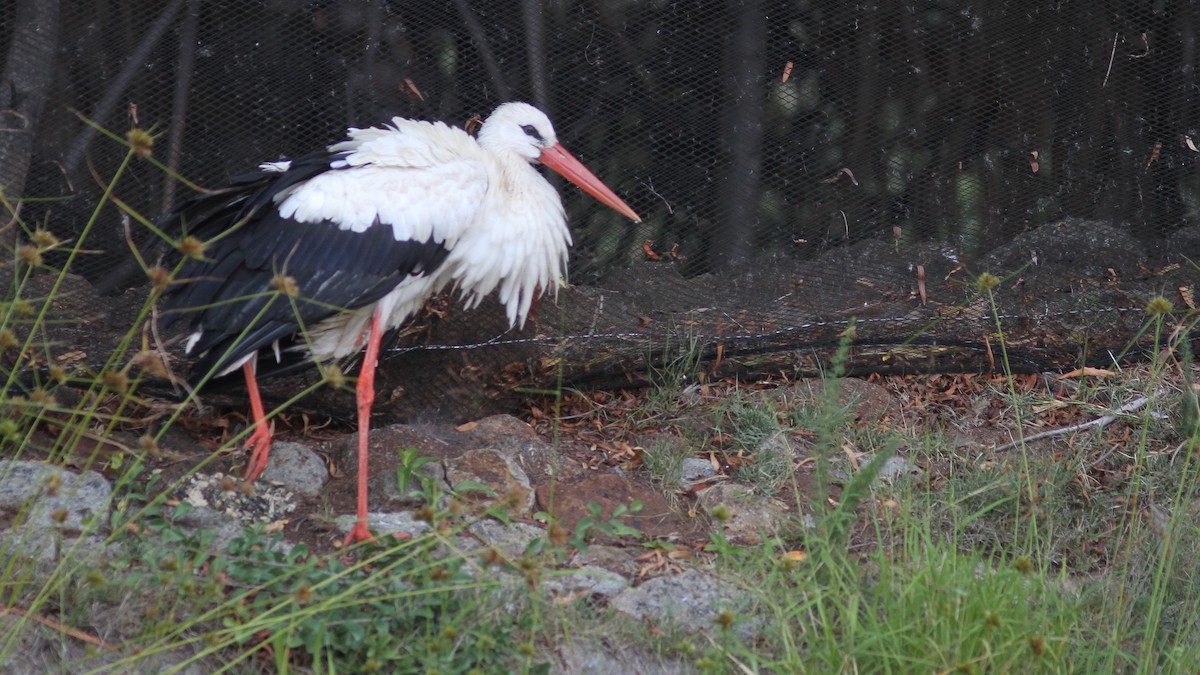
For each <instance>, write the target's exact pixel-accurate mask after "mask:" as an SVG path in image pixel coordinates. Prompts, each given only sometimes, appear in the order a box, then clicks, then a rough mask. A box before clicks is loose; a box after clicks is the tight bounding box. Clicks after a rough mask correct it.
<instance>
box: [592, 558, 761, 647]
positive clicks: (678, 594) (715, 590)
mask: <svg viewBox="0 0 1200 675" xmlns="http://www.w3.org/2000/svg"><path fill="white" fill-rule="evenodd" d="M611 607H612V608H613V609H615V610H617V611H620V612H624V613H626V614H629V615H630V616H632V617H634V618H635V619H638V620H642V619H650V620H651V621H653V622H654V623H656V624H662V623H673V624H675V625H677V626H679V627H681V628H684V629H686V630H689V631H711V630H715V629H716V628H717V626H716V619H717V617H718V616H719V615H720V614H721V612H724V611H731V612H733V613H734V615H735V618H736V619H744V618H745V617H746V616H747V614H748V612H749V611H750V610H751V609H752V608H751V607H750V606H749V596H748V594H746V593H744V592H742V591H739V590H738V589H737V588H736V587H734V586H733V585H731V584H728V583H725V582H723V581H722V580H720V579H718V578H717V577H715V576H713V575H711V574H708V573H705V572H701V571H699V570H687V571H685V572H682V573H680V574H676V575H674V576H669V577H657V578H654V579H651V580H649V581H647V582H645V583H644V584H642V585H641V586H638V587H637V588H629V589H626V590H624V591H622V592H621V593H619V594H617V596H616V597H615V598H613V601H612V604H611ZM760 622H761V620H758V619H756V620H752V621H742V622H737V623H735V627H734V630H736V631H737V632H738V634H739V635H741V636H742V637H744V638H750V637H752V636H753V635H754V634H755V632H756V631H757V628H758V624H759V623H760Z"/></svg>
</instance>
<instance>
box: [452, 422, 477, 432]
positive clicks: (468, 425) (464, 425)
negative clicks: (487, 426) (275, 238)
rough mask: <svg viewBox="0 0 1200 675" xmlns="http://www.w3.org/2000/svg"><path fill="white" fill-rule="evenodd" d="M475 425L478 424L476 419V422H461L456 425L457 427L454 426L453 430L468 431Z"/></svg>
mask: <svg viewBox="0 0 1200 675" xmlns="http://www.w3.org/2000/svg"><path fill="white" fill-rule="evenodd" d="M477 426H479V422H477V421H476V422H463V423H462V424H460V425H458V426H457V427H454V430H455V431H470V430H472V429H474V428H475V427H477Z"/></svg>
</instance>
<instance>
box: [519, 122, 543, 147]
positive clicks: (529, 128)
mask: <svg viewBox="0 0 1200 675" xmlns="http://www.w3.org/2000/svg"><path fill="white" fill-rule="evenodd" d="M521 131H524V132H525V135H526V136H528V137H530V138H532V139H533V140H535V141H538V142H539V143H540V142H541V141H542V140H544V139H543V138H542V135H541V134H540V133H538V130H537V128H536V127H534V126H533V125H532V124H526V125H525V126H523V127H521Z"/></svg>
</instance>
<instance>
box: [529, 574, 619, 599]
mask: <svg viewBox="0 0 1200 675" xmlns="http://www.w3.org/2000/svg"><path fill="white" fill-rule="evenodd" d="M627 588H629V582H628V581H626V580H625V577H623V576H621V575H620V574H617V573H616V572H610V571H608V570H606V569H603V568H600V567H584V568H582V569H577V570H564V571H563V572H562V573H561V574H555V575H554V576H552V577H549V578H547V579H546V580H544V581H543V582H542V589H543V590H544V591H546V592H548V593H550V594H551V595H553V596H556V597H564V596H571V595H575V594H587V595H599V596H603V597H605V598H609V599H611V598H612V597H613V596H615V595H617V594H618V593H620V592H621V591H624V590H625V589H627Z"/></svg>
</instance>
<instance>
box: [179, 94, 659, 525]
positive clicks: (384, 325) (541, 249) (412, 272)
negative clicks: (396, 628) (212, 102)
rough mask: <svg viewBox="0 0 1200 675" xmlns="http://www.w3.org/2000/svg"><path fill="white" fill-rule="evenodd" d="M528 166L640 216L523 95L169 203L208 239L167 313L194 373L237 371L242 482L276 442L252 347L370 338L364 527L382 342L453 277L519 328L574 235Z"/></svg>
mask: <svg viewBox="0 0 1200 675" xmlns="http://www.w3.org/2000/svg"><path fill="white" fill-rule="evenodd" d="M538 163H541V164H544V165H546V166H548V167H550V168H551V169H553V170H554V171H556V172H558V173H559V174H561V175H562V176H563V177H565V178H566V179H567V180H569V181H571V182H572V183H574V184H575V185H577V186H579V187H580V188H582V189H583V190H584V191H585V192H587V193H588V194H590V195H592V196H593V197H595V198H596V199H597V200H599V201H600V202H601V203H603V204H605V205H607V206H609V207H611V208H612V209H614V210H616V211H617V212H618V213H620V214H622V215H624V216H626V217H628V218H630V219H632V220H634V221H635V222H640V219H639V217H638V215H637V213H635V212H634V211H633V209H631V208H630V207H629V206H628V205H627V204H626V203H625V202H624V201H622V200H621V198H620V197H618V196H617V195H616V194H614V193H613V191H612V190H610V189H609V188H608V187H607V186H606V185H604V183H602V182H601V181H600V179H598V178H596V176H595V175H593V174H592V172H591V171H589V170H588V169H587V168H586V167H585V166H584V165H583V164H581V163H580V162H579V160H577V159H575V157H574V156H572V155H571V153H569V152H567V150H566V149H565V148H563V147H562V145H560V144H559V142H558V140H557V138H556V136H555V133H554V127H553V126H552V125H551V123H550V120H549V119H548V118H547V117H546V115H545V113H543V112H542V111H540V110H538V109H537V108H535V107H533V106H531V105H529V104H527V103H505V104H503V105H501V106H499V107H498V108H496V110H495V111H494V112H493V113H492V114H491V115H490V116H489V117H488V118H487V120H486V121H485V122H484V124H483V126H482V127H481V128H480V129H479V134H478V140H476V139H475V138H472V137H471V136H470V135H468V134H467V133H466V132H464V131H462V130H461V129H457V128H454V127H450V126H447V125H445V124H443V123H440V122H424V121H416V120H409V119H404V118H400V117H397V118H394V119H393V120H392V122H391V124H390V125H386V126H383V127H373V128H365V129H355V128H352V129H350V130H349V133H348V138H347V139H346V140H344V141H342V142H340V143H337V144H335V145H332V146H329V148H328V149H327V151H326V152H321V153H317V154H313V155H307V156H303V157H298V158H295V159H292V160H289V161H279V162H268V163H266V164H262V165H260V167H259V170H258V171H257V172H255V173H252V174H249V175H246V176H241V177H238V178H235V179H233V180H232V182H231V184H230V186H229V187H228V188H226V189H223V190H218V191H215V192H212V193H209V194H204V195H200V196H198V197H196V198H194V199H192V200H191V201H189V202H187V203H185V204H182V205H180V206H179V207H178V208H176V209H175V210H174V211H172V212H170V213H168V214H167V215H166V216H164V219H165V224H166V225H168V226H174V227H176V228H177V230H176V231H183V232H185V233H187V234H188V235H190V237H191V239H190V241H192V242H199V241H204V242H205V243H204V244H203V245H202V246H201V247H200V248H201V250H200V251H198V252H197V251H195V250H192V251H191V253H192V255H191V256H190V257H188V258H187V259H186V260H185V262H184V263H183V264H182V265H181V267H180V268H179V270H178V272H177V274H176V277H175V280H174V283H173V284H172V285H171V286H169V288H168V291H167V295H166V300H165V302H164V316H165V319H164V323H166V324H170V323H171V322H173V321H175V320H178V319H179V318H181V317H186V318H187V319H188V325H189V335H188V339H187V342H186V351H187V354H188V355H189V356H190V357H192V358H193V359H195V362H194V364H193V368H192V373H193V376H192V381H193V384H195V385H197V386H199V385H201V384H203V383H204V382H206V381H207V380H208V379H209V378H211V377H219V376H222V375H226V374H229V373H232V372H234V371H236V370H238V369H241V370H242V371H243V373H244V375H245V378H246V388H247V392H248V395H249V398H250V408H251V412H252V418H253V427H254V429H253V433H252V434H251V435H250V436H249V438H248V440H247V442H246V448H247V449H248V450H250V451H251V452H250V459H249V463H248V466H247V470H246V478H247V479H248V480H250V481H253V480H255V479H256V478H258V476H259V474H261V473H262V471H263V469H265V468H266V465H267V458H268V456H269V453H270V448H271V430H270V427H269V425H268V424H267V421H266V414H265V412H264V408H263V404H262V399H261V396H260V394H259V389H258V383H257V377H256V373H257V364H258V361H259V358H260V355H261V356H262V358H263V359H264V361H265V360H266V359H270V358H272V357H273V358H274V359H275V360H276V361H278V360H279V359H280V358H281V355H282V354H284V353H291V354H299V355H300V356H302V357H305V358H310V359H312V360H313V361H316V362H328V361H332V360H336V359H340V358H343V357H346V356H350V355H353V354H356V353H358V352H359V351H360V350H363V349H364V348H365V352H364V355H363V357H362V361H361V366H360V370H359V374H358V381H357V383H356V404H357V413H358V498H357V518H356V521H355V524H354V526H353V528H352V529H351V531H350V534H349V536H348V537H347V538H346V542H347V543H349V542H351V541H365V540H370V539H371V534H370V531H369V529H368V527H367V458H368V441H369V433H370V413H371V405H372V402H373V401H374V396H375V386H374V380H375V368H376V365H377V364H378V361H379V348H380V341H381V339H382V337H383V335H384V334H385V333H386V332H387V331H389V330H391V329H394V328H397V327H399V326H400V325H402V324H403V323H404V322H405V321H407V320H408V319H409V318H410V317H412V316H413V314H414V313H416V312H417V310H419V309H420V308H421V307H422V306H423V305H424V304H425V302H426V301H427V300H428V299H429V298H430V297H431V296H433V295H434V294H436V293H437V292H439V291H441V290H443V289H445V288H446V287H448V286H449V287H453V288H456V289H457V291H458V293H459V294H460V296H461V297H462V299H463V301H464V303H465V306H466V307H467V308H468V309H470V308H473V307H475V306H477V305H478V304H479V302H480V301H481V300H482V299H483V298H484V297H486V296H487V295H489V294H490V293H492V292H493V291H495V290H497V289H498V291H499V299H500V302H501V303H502V304H503V305H504V308H505V311H506V313H507V315H508V321H509V324H510V325H512V326H517V325H522V326H523V325H524V322H525V318H526V316H527V315H528V314H529V310H530V306H531V303H533V301H534V299H535V296H538V295H540V294H541V293H543V292H545V290H546V289H550V288H554V289H557V288H558V286H559V284H561V283H562V276H563V271H564V267H565V265H566V258H567V249H568V247H569V246H570V244H571V233H570V231H569V230H568V229H567V219H566V213H565V211H564V209H563V205H562V201H561V199H560V198H559V195H558V193H557V191H556V190H555V189H554V187H553V186H552V185H550V183H549V182H547V181H546V179H545V178H543V177H542V175H541V174H540V173H539V172H538V171H537V170H536V169H535V168H534V166H533V165H534V164H538ZM181 248H185V249H186V247H181ZM194 248H196V247H193V249H194Z"/></svg>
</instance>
